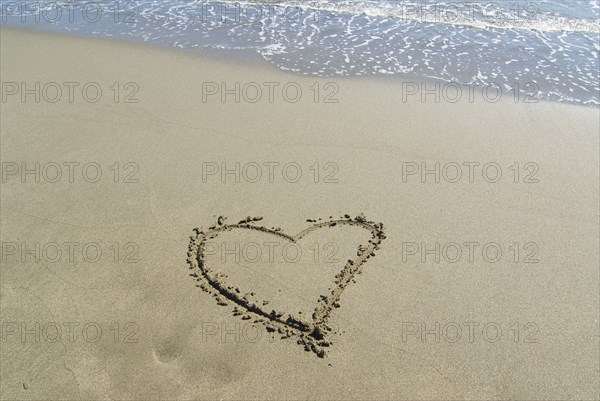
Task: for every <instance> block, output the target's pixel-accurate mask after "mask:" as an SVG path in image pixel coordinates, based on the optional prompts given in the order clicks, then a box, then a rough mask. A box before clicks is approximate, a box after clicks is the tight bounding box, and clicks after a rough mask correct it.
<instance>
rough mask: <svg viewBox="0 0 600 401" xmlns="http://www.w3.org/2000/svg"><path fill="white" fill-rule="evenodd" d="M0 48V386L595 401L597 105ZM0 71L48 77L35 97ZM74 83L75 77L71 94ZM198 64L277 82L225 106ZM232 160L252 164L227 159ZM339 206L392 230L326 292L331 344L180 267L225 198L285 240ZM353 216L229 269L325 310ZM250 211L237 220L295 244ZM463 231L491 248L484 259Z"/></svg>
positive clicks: (227, 62) (227, 64) (227, 210)
mask: <svg viewBox="0 0 600 401" xmlns="http://www.w3.org/2000/svg"><path fill="white" fill-rule="evenodd" d="M0 45H1V46H0V51H1V60H0V63H1V65H0V68H1V72H2V82H3V90H4V92H3V95H6V99H3V102H2V104H1V107H2V113H1V114H2V115H1V125H0V128H1V144H0V145H1V146H0V148H1V149H0V155H1V159H2V164H3V165H2V169H3V177H2V186H1V220H2V231H1V237H2V242H3V243H2V251H3V254H2V269H1V288H2V294H1V298H0V299H1V317H2V318H1V319H2V344H1V346H2V356H1V365H0V366H1V372H0V376H1V377H0V382H1V393H0V397H1V398H2V399H5V400H17V399H19V400H20V399H31V400H39V399H70V400H74V399H132V400H133V399H135V400H142V399H145V400H150V399H298V400H300V399H302V400H304V399H315V400H317V399H328V400H331V399H411V400H415V399H422V400H433V399H460V400H464V399H473V400H475V399H477V400H483V399H485V400H495V399H528V400H533V399H578V400H584V399H586V400H592V399H597V398H598V394H599V392H598V391H599V385H600V384H599V379H598V371H599V359H600V354H599V347H598V345H599V337H598V333H599V323H598V310H599V307H600V305H599V298H598V290H599V265H598V263H599V262H598V261H599V254H598V253H599V251H598V244H599V240H600V239H599V221H598V218H599V204H598V197H599V189H598V182H599V176H598V171H599V153H598V150H599V139H598V132H599V128H600V127H599V124H600V122H599V119H598V110H597V109H594V108H585V107H578V106H572V105H565V104H553V103H539V104H524V103H523V102H518V103H515V102H514V101H512V100H511V99H508V98H503V99H502V100H501V101H499V102H497V103H490V102H486V101H482V100H481V99H476V100H475V101H474V102H469V101H465V100H461V101H459V102H457V103H450V102H447V101H441V102H439V103H436V102H435V101H431V98H429V100H428V99H426V100H427V101H425V102H422V101H421V99H420V98H419V97H418V96H415V97H411V98H410V99H409V100H408V101H406V102H404V101H403V99H402V82H400V81H399V80H396V79H382V78H379V79H374V78H312V77H304V76H298V75H294V74H291V73H286V72H282V71H280V70H277V69H275V68H273V67H270V66H268V65H267V64H266V63H265V64H257V63H251V62H249V61H244V60H235V59H232V58H218V57H217V56H214V57H213V56H207V55H204V56H201V55H197V54H192V53H184V52H179V51H175V50H168V49H159V48H152V47H144V46H137V45H133V44H123V43H117V42H111V41H102V40H94V39H83V38H73V37H65V36H58V35H51V34H40V33H29V32H25V31H20V30H14V29H6V28H2V29H1V30H0ZM6 82H9V83H10V82H14V83H17V84H19V85H20V83H22V82H24V83H27V84H28V87H29V88H34V85H35V83H36V82H39V83H40V87H41V88H44V87H45V86H46V88H47V92H46V93H42V94H41V99H40V102H39V103H36V102H35V95H27V96H26V98H25V102H22V101H21V96H20V93H19V94H15V95H7V92H6V90H9V89H11V88H12V89H14V87H12V86H10V87H8V86H5V84H4V83H6ZM52 82H54V83H57V85H58V86H61V87H62V88H63V93H62V95H61V97H60V99H58V101H57V102H56V103H51V102H50V101H49V100H53V99H54V98H55V93H54V92H52V91H53V90H55V89H56V88H55V86H53V85H49V86H48V84H49V83H52ZM65 82H77V83H79V86H76V87H75V86H73V87H74V88H75V89H74V92H73V102H70V101H69V99H68V91H66V90H64V88H65V86H64V83H65ZM206 82H215V83H217V86H218V85H220V83H221V82H226V83H227V85H228V88H232V87H234V84H235V82H240V85H241V87H244V85H245V84H247V83H250V82H255V83H257V84H258V85H259V86H262V87H263V88H264V87H265V86H264V82H275V83H278V84H279V86H276V87H275V90H274V98H273V101H272V102H270V101H269V100H268V99H267V95H266V92H265V91H263V97H262V98H261V99H260V100H259V101H257V102H255V103H251V102H249V101H247V99H248V98H250V97H252V95H251V94H250V95H249V93H251V92H248V93H246V95H248V96H246V99H244V98H243V96H242V98H241V99H240V102H239V103H236V102H235V100H234V95H228V97H226V98H225V102H221V100H220V97H219V96H218V95H212V96H207V97H206V99H203V83H204V88H205V89H207V88H209V89H214V88H215V87H214V86H207V85H206ZM89 83H96V84H94V85H90V86H88V88H87V89H89V92H88V93H87V94H86V96H88V98H87V100H86V99H85V98H84V97H83V95H82V92H81V89H82V87H83V86H84V85H86V84H89ZM115 83H117V84H118V85H117V86H118V87H119V93H118V94H116V87H115V86H114V84H115ZM128 83H129V85H128ZM288 83H294V84H291V85H289V88H291V89H289V92H288V93H287V94H288V95H289V96H290V97H293V96H295V95H294V90H295V88H297V87H298V86H299V87H300V88H301V89H302V97H301V98H300V100H299V101H298V102H296V103H291V102H289V101H288V100H290V98H288V100H286V99H285V98H284V97H283V95H282V93H281V91H280V89H281V88H282V87H283V86H284V85H286V84H288ZM315 83H318V84H319V94H318V98H317V100H318V102H315V101H314V100H315V99H314V96H315V88H316V86H315ZM328 83H333V84H330V85H329V86H327V84H328ZM211 85H212V84H211ZM96 87H100V88H102V90H103V93H102V97H101V99H100V100H99V101H97V102H96V103H92V102H91V101H90V99H92V98H93V97H94V96H95V95H94V88H96ZM111 87H112V89H111ZM311 87H312V88H313V89H311ZM90 88H91V89H90ZM247 88H249V90H252V88H253V86H248V87H247ZM9 92H10V91H9ZM134 92H135V94H133V93H134ZM334 92H336V93H335V94H333V93H334ZM326 95H330V97H328V98H327V99H329V100H333V99H337V100H338V102H337V103H326V102H325V101H324V100H325V99H326ZM115 96H117V100H119V101H118V102H115ZM134 99H137V100H138V101H137V102H136V103H133V102H128V103H125V102H124V100H129V101H131V100H134ZM204 100H206V101H204ZM24 162H25V163H27V164H26V165H25V167H27V168H33V169H35V163H39V166H40V167H39V172H37V173H36V172H35V171H34V172H33V173H30V174H27V173H23V165H22V163H24ZM65 163H69V164H65ZM75 163H79V164H75ZM222 163H225V165H223V164H222ZM236 163H239V165H240V167H239V182H236V174H235V173H229V174H226V175H225V176H224V177H221V174H220V172H221V168H222V167H225V168H226V169H229V170H234V171H235V168H236ZM265 163H266V164H265ZM274 163H279V164H274ZM316 163H318V164H316ZM421 163H427V164H426V167H427V168H432V167H433V166H435V163H440V179H439V181H440V182H439V183H436V182H435V178H436V177H435V175H434V174H428V175H427V174H426V175H424V176H423V177H422V176H421V174H420V173H417V174H414V175H408V174H407V172H409V171H412V170H411V169H413V168H415V166H417V167H418V168H419V169H420V168H421ZM453 163H457V164H458V165H460V166H465V163H467V165H469V164H468V163H479V165H476V164H471V166H474V168H475V167H476V169H475V170H474V171H475V172H474V175H473V177H472V178H473V179H472V181H473V182H470V181H471V180H470V179H469V177H468V175H467V174H466V173H465V174H463V176H462V177H461V178H460V179H459V180H458V181H457V182H450V181H453V180H454V177H455V174H454V171H455V170H453V169H454V168H455V167H456V165H455V164H453ZM490 163H492V164H490ZM493 163H496V164H493ZM515 163H519V165H518V166H519V167H518V168H516V167H515ZM528 163H530V164H528ZM487 164H490V165H489V166H491V167H489V166H488V167H489V169H488V170H487V172H486V175H485V176H484V175H483V174H482V172H481V171H482V167H483V166H484V165H487ZM57 165H59V166H61V172H62V176H61V177H60V178H58V177H57V176H56V172H57V168H56V166H57ZM257 165H258V166H260V167H261V169H262V170H261V174H262V175H261V176H260V178H259V179H257V178H256V177H257V175H256V166H257ZM15 166H16V167H17V168H18V169H19V170H18V171H15V170H14V169H15ZM68 166H71V168H72V171H73V176H72V179H70V177H69V175H68V172H69V167H68ZM84 166H85V168H84ZM215 166H216V167H215ZM268 166H272V167H273V170H272V172H273V174H272V175H271V176H270V175H269V169H268ZM498 166H499V167H501V169H502V177H500V178H498V179H497V182H488V181H494V180H496V176H495V171H496V169H497V167H498ZM511 167H512V169H511ZM215 168H218V172H217V173H215V174H212V172H214V171H215V170H214V169H215ZM284 168H285V170H284ZM299 168H300V169H301V170H299ZM99 169H101V176H98V174H97V173H98V171H100V170H99ZM283 171H285V174H283V173H282V172H283ZM299 171H301V175H300V176H298V172H299ZM464 171H465V172H466V171H467V170H466V169H465V170H464ZM515 171H518V172H519V174H518V177H516V176H515ZM317 172H318V174H317ZM117 173H118V174H117ZM36 180H37V181H39V182H36ZM54 181H56V182H54ZM70 181H73V182H70ZM423 181H425V182H423ZM515 181H517V182H515ZM535 181H537V182H535ZM344 214H348V215H349V216H350V218H349V220H350V221H355V218H356V216H359V215H361V214H364V216H365V217H366V219H367V220H368V221H372V222H373V224H376V223H377V224H378V223H382V224H383V231H384V232H385V237H386V238H385V239H384V240H383V241H382V242H381V244H380V246H379V247H378V248H379V249H377V250H376V252H375V257H370V258H369V259H368V260H366V261H365V263H363V264H362V265H361V266H360V269H361V272H362V274H356V276H353V279H354V280H355V281H356V282H350V284H349V285H348V286H347V287H345V289H344V291H343V293H342V294H341V296H340V299H339V306H340V307H339V308H338V307H335V308H332V310H331V313H330V315H329V322H330V324H331V326H333V327H332V330H331V333H329V334H328V336H327V338H328V340H329V341H330V342H331V344H330V346H329V347H327V353H326V355H325V357H324V358H320V357H319V356H318V355H317V354H316V353H315V352H305V351H304V349H303V345H302V344H301V345H298V344H297V340H298V337H297V336H294V335H293V336H291V337H289V338H286V339H280V337H281V334H279V333H277V331H275V332H274V333H270V332H268V331H267V330H266V329H265V327H264V326H265V325H266V324H268V322H257V323H254V320H256V315H251V314H250V315H251V318H250V319H248V320H244V319H242V316H234V314H233V313H232V311H233V309H234V305H233V304H235V302H233V303H232V302H231V301H230V302H223V303H227V304H228V305H226V306H221V305H218V304H217V302H216V300H215V297H214V296H212V294H211V293H210V292H209V293H207V292H205V291H202V289H201V288H199V287H198V286H197V285H199V282H198V281H196V279H197V278H196V277H193V276H190V274H195V273H194V270H190V269H189V266H188V261H186V259H189V258H190V257H191V259H192V262H191V263H192V264H194V263H196V264H197V256H198V255H197V249H196V248H193V249H191V251H190V249H189V248H188V246H189V245H190V240H192V241H194V240H195V232H194V231H193V229H194V228H199V230H205V231H206V230H208V229H209V227H211V226H214V225H216V224H217V219H218V217H219V216H226V217H227V220H226V223H224V224H232V225H235V224H237V223H238V222H239V221H240V220H243V219H245V218H246V216H252V217H254V216H261V217H262V218H263V219H262V220H260V221H258V222H253V223H250V224H252V225H255V226H261V227H266V228H268V229H269V230H271V228H272V227H273V230H274V228H281V231H277V232H282V233H286V235H289V236H292V237H293V236H294V235H296V234H297V233H299V232H302V230H304V229H306V228H307V227H310V226H312V225H314V224H315V223H314V222H307V219H314V220H316V221H317V222H326V221H331V220H335V219H347V218H345V217H343V216H344ZM330 216H331V217H330ZM319 218H321V219H322V220H320V221H319V220H318V219H319ZM359 219H360V218H359ZM221 222H222V223H223V221H221ZM341 226H343V224H339V225H336V226H335V227H329V226H326V227H323V228H320V229H316V230H314V231H312V232H311V233H310V234H307V236H306V237H305V238H306V239H307V241H308V243H309V244H313V243H314V244H316V245H317V247H320V248H319V249H321V250H322V255H324V254H325V252H327V250H326V249H325V245H327V244H330V245H331V244H333V245H334V246H336V245H339V249H338V250H339V252H338V254H339V264H338V265H335V266H336V267H334V268H331V266H329V265H328V266H327V270H321V269H320V268H319V267H315V266H309V265H310V263H309V262H306V261H304V262H303V263H301V264H293V265H292V266H291V267H290V264H289V263H287V264H286V263H285V262H281V260H278V264H277V265H276V266H275V265H273V266H272V265H268V266H264V267H263V266H262V265H261V264H255V265H253V266H251V267H252V269H251V270H250V271H249V272H246V273H244V274H245V276H244V274H242V275H241V276H240V277H239V278H236V280H237V281H236V284H235V285H236V286H240V287H243V285H244V284H246V285H247V286H248V288H240V290H241V292H242V293H245V292H255V293H256V294H258V295H260V294H261V290H262V293H263V294H265V293H269V294H271V293H272V294H274V295H273V296H277V294H278V293H280V292H281V293H283V294H285V293H286V291H289V292H288V296H285V295H283V296H280V298H281V299H280V300H279V301H277V300H273V302H276V301H277V302H278V303H277V308H279V309H281V312H284V314H285V313H287V312H288V311H287V310H284V309H286V308H290V307H292V306H290V304H294V302H293V301H294V299H295V298H297V300H298V309H300V308H301V307H304V306H305V304H306V303H308V304H309V305H310V302H314V305H315V306H317V301H318V299H315V298H314V297H315V294H322V295H327V294H328V292H327V291H329V290H330V289H331V288H332V286H333V280H334V279H335V278H334V277H333V276H334V275H335V272H336V271H338V270H340V269H341V268H343V267H344V264H345V263H346V262H347V260H348V259H353V258H356V257H357V256H356V254H355V253H354V250H355V249H356V247H357V246H358V245H360V244H365V243H366V244H369V243H368V242H365V241H368V239H369V235H366V239H365V238H363V237H364V235H362V234H364V232H360V233H358V234H355V233H350V234H348V232H345V231H344V229H345V228H343V227H341ZM378 227H379V226H378ZM336 230H338V231H336ZM246 231H248V233H249V235H248V236H247V239H245V238H246V237H244V235H241V236H240V235H239V234H240V232H239V230H237V231H236V230H235V229H233V230H232V231H231V233H230V234H231V235H233V234H236V235H238V237H239V238H238V239H237V240H233V239H232V238H234V237H229V240H230V241H233V242H235V243H237V244H240V243H241V242H243V241H248V242H254V243H258V244H263V243H264V241H265V240H264V239H263V237H261V236H260V235H263V236H267V237H269V236H273V237H274V238H279V239H282V238H283V240H285V238H284V237H277V236H276V235H275V234H272V233H270V234H267V233H264V232H263V233H262V234H261V233H260V232H258V231H256V230H246ZM357 231H360V230H357ZM244 232H245V231H244ZM338 232H339V233H340V234H339V236H338V235H337V233H338ZM367 234H368V233H367ZM361 235H362V236H361ZM190 236H192V238H191V239H190ZM218 238H225V239H227V237H218ZM236 241H237V242H236ZM352 241H354V242H352ZM193 243H194V242H193ZM348 243H350V244H351V245H348ZM465 243H470V244H472V243H476V244H478V245H473V246H474V247H475V248H474V249H475V250H474V251H473V255H472V259H469V255H467V254H466V253H467V250H468V245H465ZM490 243H492V244H493V246H491V248H490V246H488V247H485V249H486V252H488V251H489V253H482V249H484V246H485V245H486V244H490ZM66 244H72V245H71V247H70V248H69V245H66ZM90 244H91V245H90ZM340 244H341V245H340ZM436 244H439V245H438V246H439V249H440V251H439V253H437V255H436V254H435V253H436V252H434V253H432V252H431V250H435V247H436ZM36 246H37V247H38V250H37V251H36ZM241 246H242V247H244V244H242V245H241ZM302 246H303V247H304V248H302V249H305V250H306V249H308V248H307V247H306V246H305V245H302ZM415 246H416V248H415ZM233 248H234V249H235V245H233ZM421 248H425V251H426V252H425V253H424V254H423V255H421V251H422V249H421ZM497 248H500V249H501V250H502V254H501V255H497V254H496V253H495V251H496V250H497ZM69 249H72V250H73V252H72V254H71V253H70V252H69V251H68V250H69ZM98 249H100V250H101V252H102V254H101V255H97V254H96V251H97V250H98ZM229 249H231V245H230V248H229ZM457 249H460V250H461V252H462V256H461V258H460V260H458V261H457V262H456V263H452V261H453V260H455V259H456V253H453V252H456V251H457ZM27 250H33V251H32V252H28V251H27ZM57 250H60V252H61V253H60V254H57V252H58V251H57ZM517 250H518V252H517ZM188 252H190V254H189V255H191V256H188V255H187V254H188ZM32 253H33V254H32ZM57 255H58V256H57ZM438 255H441V256H440V257H439V262H437V261H436V257H437V256H438ZM217 256H218V254H217ZM36 258H38V259H39V260H36ZM319 260H321V259H319ZM536 260H537V263H531V262H535V261H536ZM194 261H196V262H194ZM206 262H207V263H210V268H211V269H213V270H219V269H224V270H225V269H227V268H228V269H230V270H231V267H226V266H220V265H219V263H220V260H219V257H216V258H215V257H213V259H212V260H211V259H208V258H207V259H206ZM246 265H247V264H246ZM303 266H306V271H307V272H309V274H298V271H299V270H298V269H301V268H303ZM261 269H262V270H261ZM302 271H303V270H302ZM262 278H264V280H263V279H262ZM232 280H233V278H232ZM311 282H312V284H311ZM277 283H279V284H277ZM296 284H297V285H296ZM276 285H280V286H281V288H279V289H277V290H275V289H274V288H276V287H274V286H276ZM213 290H214V289H213ZM261 305H262V304H261ZM294 306H296V305H294ZM261 307H262V306H261ZM269 307H270V304H269V306H265V307H264V309H265V310H266V309H268V308H269ZM273 308H276V307H275V306H273ZM279 309H277V310H276V311H277V312H279V311H280V310H279ZM242 312H244V313H242V315H245V314H247V313H246V311H242ZM268 312H270V311H268ZM303 315H306V313H303ZM266 320H269V319H266ZM69 328H70V329H69ZM500 330H501V334H500ZM100 331H101V332H100ZM57 333H60V338H59V336H58V335H57Z"/></svg>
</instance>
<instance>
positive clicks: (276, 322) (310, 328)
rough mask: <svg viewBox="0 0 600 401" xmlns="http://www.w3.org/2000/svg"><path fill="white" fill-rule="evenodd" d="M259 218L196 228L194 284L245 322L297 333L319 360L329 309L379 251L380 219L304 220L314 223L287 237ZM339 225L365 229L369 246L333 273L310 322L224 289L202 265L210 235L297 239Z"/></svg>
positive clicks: (288, 334) (191, 250) (190, 262)
mask: <svg viewBox="0 0 600 401" xmlns="http://www.w3.org/2000/svg"><path fill="white" fill-rule="evenodd" d="M261 220H262V217H254V218H253V217H247V218H246V219H244V220H242V221H240V222H238V223H237V224H225V218H224V217H223V216H220V217H219V218H218V220H217V224H216V225H214V226H211V227H209V228H208V230H206V231H203V230H202V229H200V228H195V229H194V232H195V235H193V236H191V237H190V244H189V247H188V252H187V256H188V258H187V262H188V266H189V268H190V269H191V270H193V272H192V273H191V274H190V276H192V277H194V278H195V280H196V281H198V282H200V283H199V284H197V286H198V287H200V288H201V289H202V290H203V291H204V292H207V293H210V294H211V295H212V296H213V297H214V298H215V299H216V300H217V303H218V304H219V305H222V306H227V305H229V302H231V303H233V304H234V310H233V313H234V315H235V316H242V319H244V320H249V319H252V318H253V317H254V323H260V324H262V325H264V326H265V328H266V329H267V331H268V332H271V333H272V332H275V331H277V332H278V333H279V334H281V335H282V337H281V338H290V337H297V338H298V340H297V343H298V344H300V345H303V346H304V349H305V350H306V351H312V352H314V353H315V354H316V355H317V356H319V357H321V358H323V357H324V356H325V355H326V350H325V349H326V348H328V347H329V346H330V342H329V341H328V339H327V336H328V335H329V334H331V332H332V328H331V326H330V325H329V324H328V323H329V317H330V315H331V311H332V310H333V309H334V308H338V307H340V304H339V300H340V297H341V295H342V293H343V292H344V289H345V288H346V287H348V285H349V284H350V283H352V282H355V280H354V278H355V276H356V275H357V274H360V273H361V272H362V267H363V265H364V264H365V263H366V262H367V261H368V260H369V259H370V258H372V257H374V256H375V251H376V250H378V249H379V247H380V245H381V242H382V241H383V240H384V239H385V238H386V237H385V234H384V231H383V224H382V223H375V222H372V221H367V219H366V218H365V217H364V216H363V215H362V214H361V215H358V216H356V217H355V218H351V217H350V216H349V215H348V214H345V215H344V216H343V217H341V218H339V219H333V217H332V216H330V220H327V221H322V222H320V220H321V219H319V221H317V220H312V219H307V222H309V223H313V224H312V225H311V226H309V227H307V228H305V229H304V230H302V231H300V232H299V233H297V234H296V235H289V234H286V233H284V232H282V231H281V229H280V228H267V227H264V226H259V225H255V224H256V223H257V222H259V221H261ZM337 225H350V226H357V227H361V228H364V229H366V230H368V231H370V232H371V238H370V239H369V241H368V245H364V246H363V245H362V244H361V245H359V248H358V251H357V253H356V257H355V258H354V259H349V260H348V261H347V262H346V263H345V264H344V267H343V268H342V269H341V270H340V271H339V273H337V274H336V276H335V280H334V282H333V284H334V285H333V288H329V289H328V291H329V293H328V294H327V295H321V296H320V297H319V300H318V301H317V306H316V308H315V310H314V312H313V314H312V321H304V320H302V319H299V318H297V317H292V316H291V315H289V314H288V315H287V317H286V318H284V317H283V316H284V313H281V312H277V311H275V310H271V311H270V312H269V311H267V310H266V309H264V308H263V307H261V306H260V305H257V304H256V303H254V302H252V301H250V300H248V299H247V298H246V296H241V295H240V294H239V293H238V291H235V290H233V289H232V288H231V287H227V286H226V285H225V283H224V282H222V281H220V280H219V276H224V275H223V274H222V273H218V272H216V274H215V272H213V271H212V270H211V269H210V268H209V267H208V266H207V265H206V258H205V253H204V251H205V245H206V241H207V240H208V239H214V238H216V237H217V236H218V235H219V234H220V233H222V232H227V231H232V230H236V229H242V230H257V231H262V232H264V233H268V234H272V235H275V236H278V237H280V238H282V239H284V240H286V241H289V242H291V243H297V241H299V240H300V239H302V238H303V237H305V236H306V235H307V234H309V233H311V232H313V231H315V230H318V229H321V228H324V227H335V226H337Z"/></svg>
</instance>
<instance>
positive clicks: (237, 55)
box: [0, 26, 600, 109]
mask: <svg viewBox="0 0 600 401" xmlns="http://www.w3.org/2000/svg"><path fill="white" fill-rule="evenodd" d="M0 29H5V30H15V31H23V32H25V33H31V34H34V35H42V36H44V35H57V36H61V37H66V38H79V39H82V40H91V41H108V42H114V43H117V44H122V45H132V46H136V47H138V48H140V49H143V48H150V49H156V50H159V51H160V50H163V51H167V52H173V54H188V55H191V56H193V57H194V56H195V57H199V58H200V59H214V60H215V61H225V62H230V63H233V64H237V65H242V66H244V65H245V66H252V67H254V66H255V65H256V64H257V63H258V64H261V68H264V69H265V70H268V69H273V71H277V72H280V73H283V74H288V75H290V76H294V77H302V78H305V79H311V78H312V79H315V80H321V81H326V80H329V81H332V80H333V81H335V80H341V81H343V80H359V81H360V80H365V81H370V80H372V81H376V82H380V83H383V84H386V83H392V84H398V83H400V84H402V85H407V86H406V87H405V86H403V88H405V89H408V90H410V94H406V96H420V95H422V96H424V97H422V99H423V100H422V101H421V103H423V104H426V103H430V102H429V101H428V100H427V99H428V98H430V97H431V94H430V95H426V94H425V92H427V91H428V90H429V91H431V89H432V88H431V86H430V85H433V87H434V88H438V86H439V87H440V89H441V90H440V89H435V90H434V91H433V92H436V93H437V96H438V97H439V98H440V99H442V98H445V99H451V100H452V101H447V102H446V103H455V98H456V95H455V93H456V91H455V89H456V87H457V86H458V87H460V89H461V94H459V95H458V96H459V100H458V101H456V102H460V100H462V98H463V97H465V98H467V99H468V102H469V103H474V102H476V101H481V100H483V101H487V102H488V103H496V102H497V101H496V97H497V95H495V94H493V93H492V94H491V95H488V92H489V88H493V86H490V85H475V84H460V83H455V82H449V81H446V80H440V79H436V78H430V77H423V76H421V77H419V76H416V75H414V74H410V73H402V74H382V73H378V74H371V75H333V76H319V75H309V74H299V73H297V72H293V71H288V70H286V69H282V68H280V67H277V66H276V65H273V64H272V63H270V62H269V61H267V60H265V59H264V58H263V57H262V56H261V55H260V54H259V53H258V52H257V51H256V50H251V49H244V50H242V49H220V48H213V47H199V48H193V49H192V48H190V49H185V48H177V47H173V46H164V45H161V44H150V43H143V42H141V41H138V40H126V39H118V38H111V37H95V36H91V35H83V34H69V33H64V32H49V31H44V30H36V29H31V28H29V27H15V26H0ZM413 84H415V85H416V86H417V87H414V86H413ZM409 85H410V86H409ZM495 85H496V87H499V86H500V85H499V84H495ZM528 85H529V83H525V84H521V83H520V82H519V81H515V82H514V83H513V85H512V86H511V88H510V89H507V88H504V89H503V90H502V92H497V91H496V94H497V93H500V99H502V98H509V99H512V100H513V103H520V102H524V101H525V102H532V103H540V102H541V103H554V104H560V105H574V106H581V107H586V108H591V109H600V103H598V104H593V103H584V102H581V101H575V100H558V99H540V98H534V97H532V96H534V95H535V93H536V88H535V87H528ZM486 88H487V89H486ZM517 89H519V90H520V89H522V91H521V92H519V93H517ZM413 91H416V93H414V94H413V93H412V92H413ZM510 92H512V94H510ZM434 96H435V95H434ZM486 98H487V99H489V100H486ZM443 102H444V101H441V100H440V101H439V102H438V103H443Z"/></svg>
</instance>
